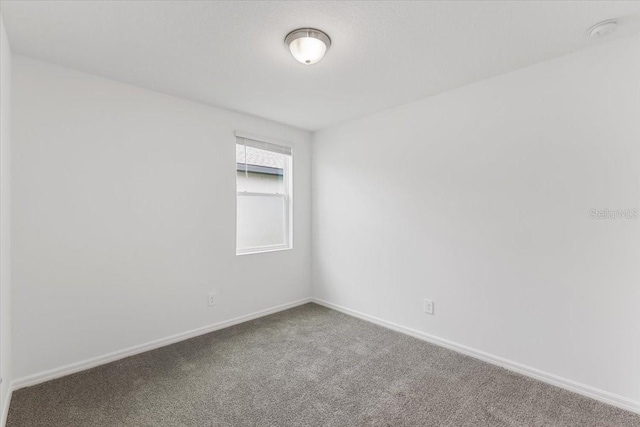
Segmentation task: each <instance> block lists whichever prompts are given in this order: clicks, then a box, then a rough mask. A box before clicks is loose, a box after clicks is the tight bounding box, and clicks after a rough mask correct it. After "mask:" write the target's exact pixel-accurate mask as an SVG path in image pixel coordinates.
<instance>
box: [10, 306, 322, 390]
mask: <svg viewBox="0 0 640 427" xmlns="http://www.w3.org/2000/svg"><path fill="white" fill-rule="evenodd" d="M308 302H311V298H303V299H300V300H297V301H293V302H290V303H287V304H282V305H278V306H276V307H271V308H268V309H265V310H260V311H257V312H255V313H251V314H247V315H244V316H239V317H235V318H233V319H230V320H226V321H224V322H219V323H214V324H213V325H209V326H204V327H202V328H197V329H192V330H190V331H186V332H182V333H179V334H175V335H171V336H169V337H166V338H161V339H159V340H155V341H151V342H148V343H145V344H140V345H136V346H133V347H129V348H125V349H124V350H118V351H114V352H113V353H109V354H105V355H102V356H97V357H93V358H91V359H86V360H83V361H80V362H76V363H71V364H69V365H65V366H61V367H59V368H55V369H50V370H48V371H44V372H39V373H37V374H34V375H29V376H27V377H23V378H19V379H16V380H14V381H13V383H12V387H13V390H18V389H20V388H24V387H29V386H32V385H36V384H40V383H43V382H45V381H49V380H52V379H55V378H60V377H64V376H66V375H70V374H74V373H76V372H80V371H84V370H86V369H90V368H95V367H96V366H100V365H104V364H106V363H111V362H114V361H116V360H120V359H124V358H125V357H129V356H134V355H136V354H140V353H144V352H146V351H150V350H154V349H156V348H159V347H164V346H166V345H170V344H174V343H177V342H180V341H184V340H187V339H189V338H193V337H197V336H199V335H204V334H207V333H209V332H213V331H217V330H220V329H224V328H228V327H229V326H233V325H237V324H239V323H244V322H248V321H249V320H253V319H257V318H259V317H264V316H267V315H269V314H273V313H277V312H279V311H283V310H287V309H290V308H293V307H297V306H299V305H302V304H306V303H308Z"/></svg>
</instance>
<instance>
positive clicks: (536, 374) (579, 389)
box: [312, 298, 640, 414]
mask: <svg viewBox="0 0 640 427" xmlns="http://www.w3.org/2000/svg"><path fill="white" fill-rule="evenodd" d="M312 302H314V303H316V304H319V305H322V306H325V307H327V308H330V309H333V310H336V311H340V312H342V313H345V314H348V315H350V316H353V317H357V318H359V319H362V320H366V321H368V322H371V323H375V324H377V325H380V326H383V327H385V328H388V329H392V330H394V331H397V332H402V333H404V334H407V335H411V336H412V337H415V338H418V339H421V340H424V341H427V342H429V343H432V344H435V345H439V346H441V347H445V348H448V349H449V350H453V351H456V352H458V353H462V354H465V355H467V356H470V357H473V358H476V359H479V360H482V361H484V362H487V363H491V364H493V365H497V366H500V367H502V368H505V369H508V370H510V371H513V372H517V373H519V374H522V375H526V376H528V377H531V378H534V379H536V380H539V381H542V382H545V383H547V384H551V385H553V386H556V387H560V388H563V389H565V390H569V391H572V392H574V393H578V394H581V395H583V396H586V397H590V398H592V399H595V400H598V401H600V402H603V403H606V404H609V405H612V406H616V407H618V408H621V409H625V410H627V411H631V412H635V413H639V414H640V402H637V401H634V400H631V399H628V398H626V397H623V396H619V395H616V394H613V393H609V392H607V391H604V390H600V389H597V388H595V387H591V386H588V385H586V384H581V383H578V382H576V381H572V380H569V379H566V378H562V377H559V376H557V375H553V374H550V373H547V372H543V371H541V370H539V369H535V368H532V367H529V366H526V365H523V364H520V363H517V362H513V361H511V360H507V359H504V358H502V357H498V356H494V355H492V354H489V353H485V352H483V351H480V350H476V349H474V348H471V347H467V346H465V345H462V344H458V343H455V342H452V341H449V340H446V339H443V338H440V337H437V336H434V335H431V334H427V333H425V332H422V331H418V330H416V329H412V328H408V327H406V326H402V325H399V324H397V323H393V322H389V321H387V320H383V319H380V318H377V317H374V316H370V315H368V314H365V313H361V312H359V311H356V310H352V309H350V308H347V307H343V306H341V305H338V304H334V303H331V302H328V301H324V300H321V299H318V298H312Z"/></svg>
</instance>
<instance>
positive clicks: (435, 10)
mask: <svg viewBox="0 0 640 427" xmlns="http://www.w3.org/2000/svg"><path fill="white" fill-rule="evenodd" d="M1 7H2V15H3V18H4V21H5V25H6V27H7V31H8V34H9V40H10V43H11V47H12V50H13V51H14V52H15V53H18V54H23V55H28V56H32V57H35V58H39V59H43V60H46V61H50V62H54V63H57V64H61V65H64V66H68V67H72V68H76V69H79V70H83V71H87V72H89V73H93V74H98V75H101V76H104V77H108V78H112V79H115V80H119V81H122V82H126V83H130V84H133V85H136V86H140V87H144V88H148V89H152V90H156V91H159V92H164V93H167V94H171V95H176V96H180V97H183V98H187V99H191V100H194V101H199V102H203V103H206V104H210V105H216V106H220V107H225V108H229V109H232V110H236V111H242V112H245V113H249V114H253V115H256V116H261V117H265V118H268V119H272V120H275V121H278V122H282V123H286V124H289V125H293V126H296V127H299V128H302V129H307V130H318V129H322V128H326V127H328V126H331V125H334V124H337V123H339V122H342V121H346V120H349V119H353V118H356V117H361V116H364V115H367V114H370V113H373V112H376V111H380V110H383V109H386V108H390V107H393V106H396V105H399V104H404V103H407V102H410V101H413V100H417V99H420V98H424V97H426V96H430V95H434V94H436V93H439V92H442V91H445V90H448V89H452V88H455V87H459V86H461V85H464V84H467V83H471V82H473V81H477V80H481V79H484V78H487V77H490V76H494V75H497V74H501V73H505V72H508V71H510V70H514V69H517V68H521V67H525V66H527V65H530V64H533V63H536V62H540V61H544V60H547V59H550V58H553V57H557V56H560V55H563V54H565V53H568V52H572V51H575V50H578V49H582V48H586V47H589V46H591V45H594V44H596V43H601V42H604V41H606V40H612V39H615V38H618V37H622V36H624V35H628V34H631V33H635V32H638V31H639V30H640V18H639V16H640V2H636V1H633V2H631V1H630V2H595V1H584V2H546V1H533V2H428V3H427V2H392V1H386V2H266V1H263V2H203V1H194V2H190V1H164V2H160V1H131V2H121V1H81V2H79V1H2V3H1ZM609 18H619V19H620V23H621V26H620V28H619V29H618V31H617V32H616V33H615V34H614V35H612V36H609V37H607V38H605V39H603V40H594V39H591V38H589V36H588V35H587V34H586V30H587V28H588V27H590V26H591V25H593V24H595V23H596V22H599V21H601V20H604V19H609ZM305 26H309V27H316V28H319V29H322V30H323V31H325V32H327V33H328V34H329V35H330V37H331V38H332V42H333V45H332V46H331V49H330V50H329V52H328V53H327V56H326V57H325V59H324V60H323V61H322V62H320V63H319V64H316V65H313V66H304V65H302V64H299V63H297V62H296V61H295V60H294V59H293V58H292V57H291V56H290V54H289V52H288V50H287V49H286V48H285V46H284V44H283V40H284V37H285V35H286V34H287V33H288V32H289V31H291V30H293V29H295V28H298V27H305Z"/></svg>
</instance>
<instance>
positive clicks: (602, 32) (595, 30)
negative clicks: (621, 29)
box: [589, 19, 618, 37]
mask: <svg viewBox="0 0 640 427" xmlns="http://www.w3.org/2000/svg"><path fill="white" fill-rule="evenodd" d="M617 28H618V21H616V20H615V19H608V20H606V21H602V22H598V23H597V24H596V25H594V26H593V27H591V28H589V35H590V36H591V37H604V36H608V35H609V34H611V33H613V32H614V31H615V30H616V29H617Z"/></svg>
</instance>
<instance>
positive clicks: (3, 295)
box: [0, 15, 12, 426]
mask: <svg viewBox="0 0 640 427" xmlns="http://www.w3.org/2000/svg"><path fill="white" fill-rule="evenodd" d="M10 314H11V49H10V47H9V40H8V39H7V33H6V32H5V28H4V22H3V21H2V15H0V376H1V377H2V385H0V411H1V412H0V426H3V425H4V422H5V416H6V411H7V410H8V403H9V402H8V398H9V385H10V384H11V379H12V369H11V316H10Z"/></svg>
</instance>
